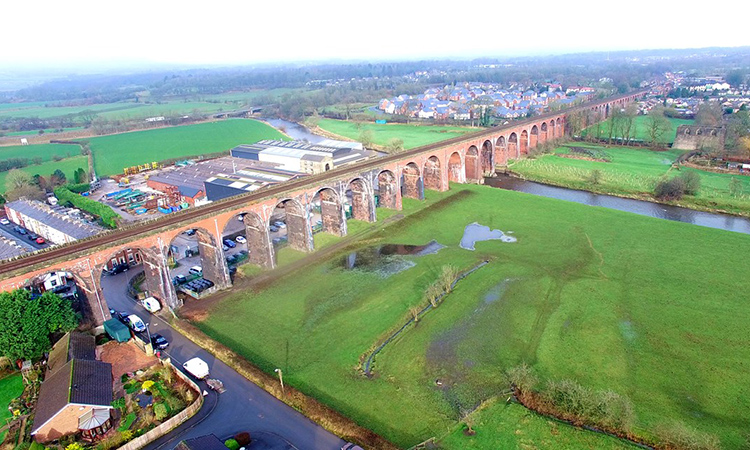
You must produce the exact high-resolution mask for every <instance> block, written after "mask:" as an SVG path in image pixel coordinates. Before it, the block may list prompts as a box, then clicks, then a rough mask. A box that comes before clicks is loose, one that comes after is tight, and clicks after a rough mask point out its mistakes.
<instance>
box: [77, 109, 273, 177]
mask: <svg viewBox="0 0 750 450" xmlns="http://www.w3.org/2000/svg"><path fill="white" fill-rule="evenodd" d="M261 139H287V138H285V137H284V135H283V134H281V133H280V132H279V131H278V130H276V129H275V128H273V127H271V126H269V125H267V124H265V123H263V122H259V121H257V120H250V119H233V120H222V121H219V122H209V123H201V124H196V125H185V126H179V127H170V128H159V129H156V130H148V131H136V132H131V133H122V134H115V135H111V136H102V137H96V138H91V139H89V147H90V148H91V151H92V154H93V155H94V168H95V169H96V173H97V175H99V176H107V175H113V174H118V173H122V171H123V168H125V167H130V166H134V165H138V164H145V163H149V162H153V161H162V160H165V159H171V158H182V157H186V158H187V157H192V156H200V155H206V154H210V153H216V152H228V151H229V150H230V149H231V148H232V147H234V146H236V145H239V144H253V143H255V142H257V141H259V140H261Z"/></svg>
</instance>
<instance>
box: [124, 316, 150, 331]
mask: <svg viewBox="0 0 750 450" xmlns="http://www.w3.org/2000/svg"><path fill="white" fill-rule="evenodd" d="M127 325H128V326H129V327H130V329H131V330H133V331H135V332H136V333H140V332H141V331H146V324H145V323H144V322H143V320H141V318H140V317H138V316H137V315H135V314H131V315H129V316H128V317H127Z"/></svg>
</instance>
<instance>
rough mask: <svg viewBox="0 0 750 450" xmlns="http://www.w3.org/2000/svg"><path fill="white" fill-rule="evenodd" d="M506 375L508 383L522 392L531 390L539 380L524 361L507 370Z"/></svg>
mask: <svg viewBox="0 0 750 450" xmlns="http://www.w3.org/2000/svg"><path fill="white" fill-rule="evenodd" d="M506 377H507V378H508V382H509V383H510V384H512V385H513V386H514V387H515V388H516V389H518V390H520V391H522V392H528V391H531V390H532V389H534V387H535V386H536V384H537V383H538V382H539V379H538V378H537V377H536V375H535V374H534V371H533V370H532V368H531V367H529V366H528V365H527V364H526V363H523V364H521V365H520V366H516V367H513V368H512V369H510V370H508V372H507V373H506Z"/></svg>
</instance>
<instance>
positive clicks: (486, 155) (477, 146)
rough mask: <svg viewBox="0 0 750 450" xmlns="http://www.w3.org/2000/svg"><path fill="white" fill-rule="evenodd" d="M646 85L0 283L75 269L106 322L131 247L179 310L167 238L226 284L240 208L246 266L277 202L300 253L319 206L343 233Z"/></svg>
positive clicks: (85, 250) (269, 252) (193, 218)
mask: <svg viewBox="0 0 750 450" xmlns="http://www.w3.org/2000/svg"><path fill="white" fill-rule="evenodd" d="M645 94H646V92H645V91H640V92H636V93H630V94H627V95H622V96H617V97H611V98H606V99H601V100H595V101H592V102H588V103H585V104H582V105H580V106H576V107H574V108H570V109H567V110H564V111H559V112H553V113H548V114H544V115H540V116H536V117H532V118H529V119H526V120H522V121H517V122H513V123H510V124H507V125H501V126H497V127H493V128H488V129H485V130H481V131H477V132H474V133H470V134H467V135H463V136H460V137H456V138H453V139H449V140H446V141H442V142H439V143H435V144H431V145H426V146H423V147H419V148H415V149H411V150H407V151H403V152H400V153H396V154H392V155H388V156H385V157H382V158H377V159H371V160H367V161H364V162H362V163H359V164H354V165H350V166H345V167H342V168H338V169H334V170H331V171H328V172H325V173H323V174H318V175H315V176H310V177H306V178H302V179H299V180H295V181H292V182H288V183H284V184H280V185H276V186H271V187H268V188H264V189H261V190H259V191H256V192H253V193H250V194H244V195H241V196H236V197H231V198H228V199H225V200H221V201H218V202H213V203H211V204H208V205H206V206H202V207H198V208H192V209H188V210H184V211H180V212H177V213H172V214H169V215H167V216H163V217H160V218H158V219H154V220H151V221H147V222H145V223H139V224H136V225H132V226H129V227H125V228H122V229H120V230H116V231H112V232H107V233H103V234H101V235H99V236H97V237H94V238H89V239H86V240H81V241H76V242H73V243H71V244H67V245H63V246H59V247H53V248H50V249H48V250H45V251H41V252H39V253H34V254H30V255H27V256H24V257H20V258H17V259H14V260H9V261H6V262H3V263H2V264H0V290H4V291H5V290H12V289H15V288H18V287H22V286H25V285H28V284H29V283H30V282H32V281H33V279H34V278H35V277H38V276H41V275H44V274H45V273H48V272H50V271H55V270H64V271H68V272H70V273H72V274H73V277H74V278H75V280H76V283H77V284H78V286H79V287H80V288H81V289H82V291H83V293H84V294H85V297H86V302H87V304H88V310H90V311H91V312H92V313H93V320H94V321H95V322H96V323H101V322H102V321H104V320H106V319H108V318H109V317H110V316H109V309H108V307H107V303H106V299H105V298H104V294H103V292H102V288H101V273H102V269H103V268H104V266H105V264H106V263H107V261H109V260H110V259H111V258H112V257H113V256H114V255H115V254H117V253H118V252H120V251H122V250H123V249H128V248H139V249H140V250H141V253H142V255H143V263H144V268H145V275H146V281H145V284H144V287H145V289H147V290H148V291H149V293H150V294H151V295H154V296H156V297H158V298H160V299H161V300H162V302H163V303H164V304H165V305H166V306H168V307H170V308H172V309H175V308H179V307H180V306H181V301H180V300H179V299H178V298H177V294H176V292H175V288H174V286H173V285H172V282H171V276H170V272H169V268H168V265H167V255H168V251H169V248H170V245H171V242H172V240H173V239H174V238H175V237H176V236H177V235H179V234H180V233H182V232H183V231H185V230H187V229H195V230H196V235H197V236H198V246H199V251H200V255H201V261H202V267H203V271H204V277H205V278H207V279H209V280H212V281H213V282H214V283H215V284H216V285H217V286H218V287H220V288H226V287H229V286H230V285H231V280H230V277H229V270H228V267H227V264H226V260H225V257H224V251H223V249H222V235H223V230H224V228H225V226H226V225H227V224H228V223H229V221H230V220H237V217H238V216H239V215H241V214H243V215H244V216H243V217H244V218H243V219H242V220H243V222H244V224H245V232H246V238H247V245H248V251H249V259H250V263H252V264H257V265H259V266H262V267H266V268H273V267H275V265H276V252H275V244H274V243H273V242H272V239H271V236H270V232H269V225H270V221H271V216H272V214H273V213H274V211H275V210H276V211H278V210H277V209H276V208H277V207H279V208H283V210H284V214H285V216H286V224H287V237H288V244H289V246H291V247H292V248H293V249H296V250H300V251H303V252H311V251H313V250H314V246H313V238H312V229H313V224H312V223H311V216H312V214H311V211H312V210H313V209H315V210H316V211H317V210H318V208H319V211H320V214H321V220H322V231H323V232H328V233H332V234H335V235H340V236H344V235H346V233H347V223H346V209H347V207H348V208H351V216H352V218H354V219H356V220H362V221H366V222H374V221H375V220H376V215H375V208H376V207H384V208H391V209H397V210H398V209H401V201H402V198H404V197H406V198H414V199H420V200H421V199H423V198H424V190H425V189H433V190H437V191H445V190H448V187H449V183H450V182H454V183H478V182H481V181H482V179H483V176H484V175H485V174H489V173H492V172H493V171H494V168H495V166H496V165H498V164H505V163H506V162H507V161H508V160H509V159H513V158H521V157H523V156H524V155H525V154H527V153H528V151H529V150H530V149H533V148H534V147H536V146H537V145H539V144H541V143H543V142H545V141H548V140H552V139H556V138H560V137H563V136H564V134H565V126H566V116H567V115H569V114H571V113H572V112H576V111H590V113H587V114H586V117H588V118H589V120H590V121H593V122H595V121H599V120H604V119H606V118H607V117H608V115H609V112H610V111H611V110H612V108H624V107H625V105H627V104H628V103H630V102H632V101H635V100H637V99H638V98H640V97H642V96H643V95H645Z"/></svg>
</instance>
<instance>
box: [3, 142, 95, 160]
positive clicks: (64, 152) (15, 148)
mask: <svg viewBox="0 0 750 450" xmlns="http://www.w3.org/2000/svg"><path fill="white" fill-rule="evenodd" d="M80 154H81V147H80V146H78V145H71V144H32V145H12V146H10V147H0V160H2V159H10V158H28V159H29V160H33V159H34V158H36V157H39V158H42V161H52V157H53V156H59V157H63V158H69V157H71V156H80Z"/></svg>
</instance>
